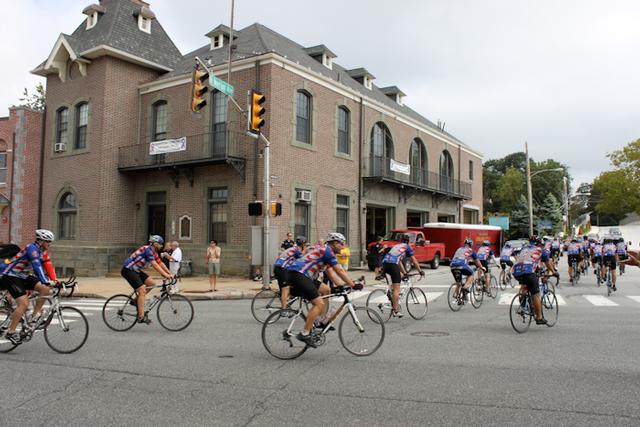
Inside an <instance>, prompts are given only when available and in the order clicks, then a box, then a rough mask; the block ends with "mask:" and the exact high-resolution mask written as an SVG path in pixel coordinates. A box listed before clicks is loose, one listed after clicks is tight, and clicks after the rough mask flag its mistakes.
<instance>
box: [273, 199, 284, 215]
mask: <svg viewBox="0 0 640 427" xmlns="http://www.w3.org/2000/svg"><path fill="white" fill-rule="evenodd" d="M280 215H282V203H280V202H271V216H280Z"/></svg>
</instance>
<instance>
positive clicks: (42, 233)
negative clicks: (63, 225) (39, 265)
mask: <svg viewBox="0 0 640 427" xmlns="http://www.w3.org/2000/svg"><path fill="white" fill-rule="evenodd" d="M36 239H38V240H42V241H43V242H53V241H54V240H55V239H56V237H55V236H54V235H53V233H52V232H51V231H49V230H45V229H40V230H36Z"/></svg>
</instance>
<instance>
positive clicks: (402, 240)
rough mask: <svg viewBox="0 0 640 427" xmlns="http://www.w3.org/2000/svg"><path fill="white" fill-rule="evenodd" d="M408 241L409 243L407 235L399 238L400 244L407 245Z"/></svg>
mask: <svg viewBox="0 0 640 427" xmlns="http://www.w3.org/2000/svg"><path fill="white" fill-rule="evenodd" d="M410 241H411V237H409V235H408V234H403V235H402V236H400V242H401V243H409V242H410Z"/></svg>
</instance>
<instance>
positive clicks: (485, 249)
mask: <svg viewBox="0 0 640 427" xmlns="http://www.w3.org/2000/svg"><path fill="white" fill-rule="evenodd" d="M489 245H490V242H489V241H488V240H485V241H484V242H482V245H480V247H479V248H478V251H477V252H476V256H477V257H478V261H480V265H481V266H482V268H483V269H484V291H485V292H489V287H490V286H491V273H490V272H489V261H491V259H492V258H494V257H495V255H494V253H493V249H491V246H489Z"/></svg>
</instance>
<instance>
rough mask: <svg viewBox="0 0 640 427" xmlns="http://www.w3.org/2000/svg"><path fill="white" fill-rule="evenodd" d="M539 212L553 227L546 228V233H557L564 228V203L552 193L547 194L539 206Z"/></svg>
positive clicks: (539, 215)
mask: <svg viewBox="0 0 640 427" xmlns="http://www.w3.org/2000/svg"><path fill="white" fill-rule="evenodd" d="M537 214H538V217H540V219H541V220H546V221H549V222H551V227H552V228H551V230H545V232H546V233H552V234H555V233H557V232H559V231H560V230H562V204H561V203H560V202H559V201H558V199H556V197H555V196H554V195H553V194H552V193H549V194H547V197H545V199H544V202H543V203H542V205H541V206H540V207H539V208H538V210H537Z"/></svg>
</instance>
